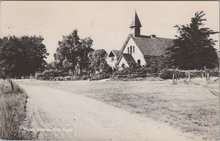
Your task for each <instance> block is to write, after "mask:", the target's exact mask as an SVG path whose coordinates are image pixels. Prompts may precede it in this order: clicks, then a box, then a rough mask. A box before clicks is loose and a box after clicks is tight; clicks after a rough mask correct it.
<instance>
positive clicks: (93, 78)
mask: <svg viewBox="0 0 220 141" xmlns="http://www.w3.org/2000/svg"><path fill="white" fill-rule="evenodd" d="M109 77H110V74H105V73H99V74H95V75H94V76H92V78H91V79H90V80H101V79H106V78H109Z"/></svg>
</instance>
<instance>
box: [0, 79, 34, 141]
mask: <svg viewBox="0 0 220 141" xmlns="http://www.w3.org/2000/svg"><path fill="white" fill-rule="evenodd" d="M27 98H28V97H27V94H26V93H25V92H24V90H23V89H21V88H20V87H19V86H18V85H16V84H15V83H13V82H11V81H9V80H0V138H1V139H6V140H23V139H32V134H31V132H27V131H22V130H21V129H20V126H21V125H22V123H23V121H24V120H25V118H26V105H27Z"/></svg>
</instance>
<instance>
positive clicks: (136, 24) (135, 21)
mask: <svg viewBox="0 0 220 141" xmlns="http://www.w3.org/2000/svg"><path fill="white" fill-rule="evenodd" d="M133 27H142V25H141V22H140V20H139V18H138V15H137V12H136V11H135V16H134V19H133V21H132V22H131V25H130V28H133Z"/></svg>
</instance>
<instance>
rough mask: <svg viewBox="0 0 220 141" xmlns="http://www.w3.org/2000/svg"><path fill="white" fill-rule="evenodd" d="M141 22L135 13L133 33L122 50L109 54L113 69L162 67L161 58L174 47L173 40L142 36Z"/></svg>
mask: <svg viewBox="0 0 220 141" xmlns="http://www.w3.org/2000/svg"><path fill="white" fill-rule="evenodd" d="M141 27H142V25H141V22H140V20H139V18H138V15H137V13H136V11H135V15H134V19H133V21H132V22H131V25H130V30H131V33H130V34H129V35H128V36H127V38H126V40H125V42H124V44H123V46H122V47H121V50H112V51H110V53H109V54H108V57H107V60H106V61H107V63H108V65H109V66H111V67H112V68H116V67H117V68H119V69H121V68H125V67H129V66H130V65H131V64H134V63H136V64H138V65H140V66H148V67H150V66H151V65H154V66H155V65H156V66H157V65H158V66H159V65H160V63H161V57H162V56H163V55H164V54H165V50H166V48H168V47H171V46H173V40H172V39H168V38H160V37H157V36H156V35H141Z"/></svg>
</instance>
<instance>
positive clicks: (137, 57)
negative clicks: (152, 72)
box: [122, 35, 145, 65]
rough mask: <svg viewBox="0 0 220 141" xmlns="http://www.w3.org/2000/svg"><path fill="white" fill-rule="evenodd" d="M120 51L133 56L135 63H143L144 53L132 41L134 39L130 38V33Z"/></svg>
mask: <svg viewBox="0 0 220 141" xmlns="http://www.w3.org/2000/svg"><path fill="white" fill-rule="evenodd" d="M122 53H123V54H130V55H132V57H133V58H134V61H135V62H136V63H137V62H141V63H140V65H144V64H145V59H144V55H143V54H142V52H141V50H140V49H139V47H138V46H137V44H136V43H135V42H134V40H133V39H132V38H131V35H130V38H129V40H128V42H127V44H125V46H124V48H123V50H122ZM132 63H133V62H132Z"/></svg>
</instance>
